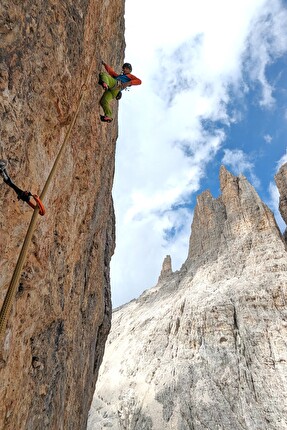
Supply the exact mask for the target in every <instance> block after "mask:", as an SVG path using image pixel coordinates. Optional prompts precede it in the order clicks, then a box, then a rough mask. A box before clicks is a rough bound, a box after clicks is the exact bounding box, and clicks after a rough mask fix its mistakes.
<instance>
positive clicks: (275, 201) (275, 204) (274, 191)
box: [268, 182, 286, 233]
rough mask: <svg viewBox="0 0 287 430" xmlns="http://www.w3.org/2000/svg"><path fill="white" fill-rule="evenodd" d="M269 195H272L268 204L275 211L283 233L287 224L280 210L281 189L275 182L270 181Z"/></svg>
mask: <svg viewBox="0 0 287 430" xmlns="http://www.w3.org/2000/svg"><path fill="white" fill-rule="evenodd" d="M269 195H270V199H269V202H268V206H269V207H270V209H271V210H272V211H273V213H274V217H275V219H276V222H277V224H278V227H279V229H280V230H281V232H282V233H283V232H284V230H285V228H286V224H285V222H284V221H283V219H282V217H281V214H280V212H279V191H278V188H277V186H276V185H275V183H274V182H270V184H269Z"/></svg>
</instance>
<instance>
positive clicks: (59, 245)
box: [0, 0, 124, 430]
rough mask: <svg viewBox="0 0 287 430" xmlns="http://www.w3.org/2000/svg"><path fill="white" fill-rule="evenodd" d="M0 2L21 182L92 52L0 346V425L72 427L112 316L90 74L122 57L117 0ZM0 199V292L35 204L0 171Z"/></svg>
mask: <svg viewBox="0 0 287 430" xmlns="http://www.w3.org/2000/svg"><path fill="white" fill-rule="evenodd" d="M0 12H1V13H0V16H1V18H0V33H1V53H0V58H1V65H0V115H1V147H0V158H1V159H6V160H8V161H9V165H8V172H9V174H10V176H11V178H12V179H13V180H14V181H15V183H16V184H17V185H18V186H19V187H20V188H22V189H24V190H26V189H27V190H31V191H32V192H33V193H38V194H40V192H41V190H42V188H43V186H44V183H45V181H46V179H47V177H48V175H49V172H50V169H51V168H52V165H53V163H54V160H55V157H56V155H57V153H58V151H59V149H60V145H61V144H62V142H63V140H64V137H65V134H66V132H67V130H68V126H69V124H70V122H71V118H72V115H73V113H74V112H75V110H76V108H77V103H78V98H79V95H80V91H81V87H82V84H83V83H84V81H85V79H86V77H87V73H88V70H89V68H90V65H91V64H92V66H91V67H92V68H91V76H90V80H89V83H88V85H87V88H86V91H85V96H84V99H83V103H82V106H81V109H80V111H79V116H78V119H77V121H76V124H75V126H74V128H73V131H72V133H71V137H70V140H69V143H68V146H67V148H66V150H65V153H64V154H63V157H62V159H61V161H60V165H59V170H58V172H57V174H56V176H55V178H54V180H53V181H52V183H51V186H50V188H49V191H48V193H47V195H46V199H45V202H44V203H45V206H46V209H47V213H46V215H45V216H44V217H43V218H41V219H39V220H38V223H37V227H36V230H35V233H34V236H33V240H32V243H31V246H30V249H29V252H28V258H27V262H26V264H25V266H24V271H23V274H22V276H21V280H20V285H19V291H18V293H17V295H16V298H15V301H14V305H13V309H12V312H11V316H10V318H9V321H8V326H7V330H6V334H5V339H4V340H3V343H2V344H1V353H0V367H1V369H0V372H1V376H0V378H1V385H0V428H1V429H4V428H5V430H16V429H17V430H20V429H21V430H24V429H29V430H34V429H41V430H42V429H55V430H60V429H65V430H68V429H69V430H72V429H75V430H79V429H84V428H85V427H86V420H87V414H88V410H89V407H90V402H91V400H92V395H93V391H94V387H95V382H96V379H97V374H98V369H99V365H100V363H101V360H102V355H103V351H104V345H105V340H106V337H107V334H108V331H109V327H110V318H111V299H110V286H109V262H110V257H111V255H112V253H113V248H114V215H113V204H112V197H111V188H112V182H113V175H114V155H115V142H116V138H117V121H116V120H115V121H114V123H113V124H110V125H108V126H107V125H106V124H102V123H100V122H99V120H98V118H99V114H100V108H99V104H98V101H99V99H100V97H101V94H102V90H101V88H100V87H99V85H98V84H97V81H98V73H99V71H100V70H101V60H102V59H104V60H106V61H107V62H110V63H112V64H113V65H114V66H115V67H119V66H120V65H121V63H122V61H123V52H124V38H123V34H124V18H123V17H124V1H123V0H120V1H118V0H109V1H106V2H102V1H98V0H64V1H63V0H61V1H59V0H48V1H46V0H36V1H35V0H33V1H32V0H26V1H24V2H23V1H19V0H2V1H1V5H0ZM111 41H112V43H111ZM92 61H93V63H92ZM0 200H1V213H0V228H1V241H0V255H1V259H0V283H1V293H0V301H1V302H2V301H3V299H4V297H5V294H6V291H7V287H8V284H9V282H10V280H11V276H12V273H13V270H14V267H15V264H16V261H17V257H18V255H19V251H20V248H21V245H22V243H23V240H24V237H25V234H26V231H27V228H28V224H29V220H30V217H31V214H32V210H31V208H30V207H29V206H28V205H27V204H26V203H23V202H18V201H17V199H16V195H15V193H14V191H13V190H11V189H10V188H9V187H8V186H7V185H6V184H4V183H3V181H2V178H0Z"/></svg>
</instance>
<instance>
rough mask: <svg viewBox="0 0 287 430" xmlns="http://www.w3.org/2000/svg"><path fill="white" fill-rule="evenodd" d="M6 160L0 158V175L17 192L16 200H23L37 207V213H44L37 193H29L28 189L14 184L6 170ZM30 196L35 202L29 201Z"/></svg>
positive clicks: (32, 206)
mask: <svg viewBox="0 0 287 430" xmlns="http://www.w3.org/2000/svg"><path fill="white" fill-rule="evenodd" d="M6 166H7V162H6V161H5V160H0V175H1V176H2V178H3V180H4V182H5V184H7V185H9V187H11V188H13V190H14V191H15V192H16V194H17V198H18V200H23V202H26V203H28V205H29V206H30V207H31V208H33V209H35V208H36V207H37V206H38V207H39V214H40V215H42V216H43V215H45V212H46V210H45V207H44V205H43V203H42V201H41V200H40V197H39V196H38V195H37V194H31V193H30V191H23V190H21V188H19V187H17V185H15V184H14V182H13V181H12V179H11V178H10V177H9V175H8V173H7V170H6ZM31 197H33V199H34V200H35V202H36V204H35V203H33V202H32V201H31Z"/></svg>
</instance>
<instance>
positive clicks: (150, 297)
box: [88, 167, 287, 430]
mask: <svg viewBox="0 0 287 430" xmlns="http://www.w3.org/2000/svg"><path fill="white" fill-rule="evenodd" d="M220 183H221V191H222V194H221V196H220V197H219V198H218V199H214V198H213V197H212V196H211V194H210V192H208V191H206V192H204V193H203V194H202V195H201V196H199V197H198V200H197V206H196V209H195V213H194V219H193V223H192V234H191V238H190V248H189V252H188V257H187V260H186V262H185V263H184V264H183V266H182V268H181V270H180V271H178V272H175V273H169V276H167V277H164V276H163V277H162V276H160V278H159V281H158V284H157V285H156V286H155V287H153V288H151V289H150V290H147V291H145V292H144V294H142V296H141V297H140V298H138V299H137V300H135V301H133V302H130V303H128V304H127V305H125V306H123V307H121V308H120V309H118V310H116V311H114V312H113V319H112V329H111V332H110V335H109V337H108V342H107V345H106V352H105V355H104V360H103V364H102V367H101V369H100V374H99V379H98V382H97V386H96V393H95V396H94V400H93V404H92V408H91V411H90V418H89V421H88V430H95V429H97V430H99V429H104V428H105V426H106V423H107V422H108V423H109V426H110V427H109V428H111V429H114V430H135V429H136V430H144V429H145V430H146V429H150V430H162V429H175V430H190V429H192V430H207V429H208V430H286V429H287V402H286V398H287V384H286V380H287V348H286V338H287V307H286V294H287V255H286V250H285V244H284V241H283V238H282V235H281V233H280V231H279V229H278V227H277V224H276V222H275V219H274V216H273V214H272V212H271V211H270V210H269V208H268V207H267V206H266V205H265V204H264V203H263V202H262V201H261V200H260V198H259V196H258V195H257V193H256V191H255V190H254V188H253V187H252V186H251V185H250V184H249V183H248V181H247V180H246V178H245V177H243V176H239V177H234V176H233V175H231V173H229V172H228V171H227V170H226V169H225V168H224V167H222V168H221V171H220Z"/></svg>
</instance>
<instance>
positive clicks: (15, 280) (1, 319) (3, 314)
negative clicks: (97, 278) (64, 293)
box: [0, 54, 95, 341]
mask: <svg viewBox="0 0 287 430" xmlns="http://www.w3.org/2000/svg"><path fill="white" fill-rule="evenodd" d="M94 58H95V55H94V54H93V57H92V60H91V64H90V67H89V70H88V73H87V76H86V79H85V82H84V84H83V85H82V87H81V92H80V96H79V100H78V104H77V108H76V110H75V113H74V115H73V117H72V121H71V123H70V126H69V128H68V130H67V132H66V135H65V138H64V141H63V143H62V146H61V148H60V150H59V152H58V155H57V157H56V159H55V162H54V164H53V167H52V169H51V171H50V174H49V176H48V178H47V181H46V183H45V185H44V188H43V190H42V193H41V195H40V199H41V200H43V199H44V197H45V195H46V193H47V191H48V188H49V185H50V183H51V181H52V179H53V177H54V176H55V174H56V171H57V168H58V165H59V162H60V159H61V156H62V154H63V152H64V150H65V149H66V146H67V142H68V140H69V137H70V135H71V132H72V130H73V127H74V125H75V122H76V119H77V117H78V113H79V110H80V107H81V104H82V101H83V98H84V95H85V91H86V89H87V84H88V80H89V78H90V75H91V71H92V66H93V63H94ZM38 215H39V207H38V206H36V207H35V209H34V212H33V215H32V218H31V221H30V224H29V227H28V230H27V233H26V236H25V239H24V242H23V245H22V248H21V251H20V254H19V257H18V260H17V263H16V266H15V269H14V272H13V275H12V278H11V282H10V284H9V287H8V290H7V293H6V296H5V299H4V302H3V305H2V308H1V311H0V341H1V340H2V337H3V336H4V334H5V331H6V326H7V321H8V318H9V315H10V312H11V309H12V305H13V300H14V298H15V295H16V291H17V288H18V285H19V279H20V276H21V272H22V269H23V266H24V264H25V261H26V256H27V252H28V248H29V245H30V242H31V240H32V236H33V233H34V230H35V227H36V221H37V218H38Z"/></svg>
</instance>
